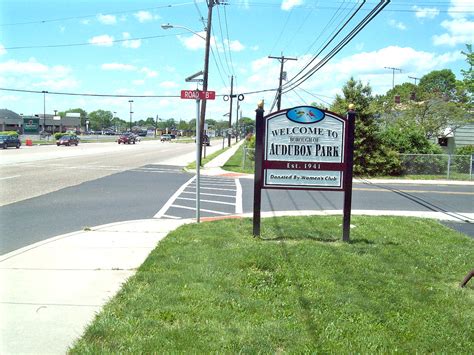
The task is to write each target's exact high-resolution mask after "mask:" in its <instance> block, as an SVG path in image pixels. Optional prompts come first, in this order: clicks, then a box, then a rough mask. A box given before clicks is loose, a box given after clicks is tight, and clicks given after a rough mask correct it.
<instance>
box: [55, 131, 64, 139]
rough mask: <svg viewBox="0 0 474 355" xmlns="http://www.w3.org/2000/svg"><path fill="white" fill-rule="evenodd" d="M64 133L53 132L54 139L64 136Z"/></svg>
mask: <svg viewBox="0 0 474 355" xmlns="http://www.w3.org/2000/svg"><path fill="white" fill-rule="evenodd" d="M65 135H66V133H61V132H58V133H55V134H54V139H56V140H59V139H60V138H61V137H62V136H65Z"/></svg>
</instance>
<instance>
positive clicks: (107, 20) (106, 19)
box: [97, 14, 117, 25]
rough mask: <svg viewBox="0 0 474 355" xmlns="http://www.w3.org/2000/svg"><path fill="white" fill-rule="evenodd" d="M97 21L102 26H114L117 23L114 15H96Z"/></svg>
mask: <svg viewBox="0 0 474 355" xmlns="http://www.w3.org/2000/svg"><path fill="white" fill-rule="evenodd" d="M97 19H98V20H99V22H100V23H102V24H104V25H115V24H116V23H117V17H115V16H114V15H102V14H99V15H97Z"/></svg>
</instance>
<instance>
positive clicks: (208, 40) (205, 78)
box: [161, 0, 214, 162]
mask: <svg viewBox="0 0 474 355" xmlns="http://www.w3.org/2000/svg"><path fill="white" fill-rule="evenodd" d="M213 6H214V0H210V1H209V3H208V16H207V27H206V37H203V36H202V35H200V34H199V33H197V32H196V31H193V30H191V29H190V28H187V27H185V26H178V25H171V24H170V23H167V24H164V25H161V28H162V29H164V30H168V29H170V28H182V29H184V30H186V31H189V32H191V33H194V34H195V35H196V36H198V37H200V38H202V39H203V40H205V41H206V49H205V52H204V70H203V80H202V90H203V91H207V83H208V78H209V50H210V47H211V25H212V7H213ZM206 102H207V100H202V105H201V118H200V121H199V133H198V132H196V135H197V134H199V137H202V134H203V131H204V122H205V121H206ZM196 120H197V117H196ZM198 149H199V162H201V161H202V159H201V157H202V144H200V145H199V148H198Z"/></svg>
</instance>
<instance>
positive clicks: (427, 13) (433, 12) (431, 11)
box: [412, 5, 439, 19]
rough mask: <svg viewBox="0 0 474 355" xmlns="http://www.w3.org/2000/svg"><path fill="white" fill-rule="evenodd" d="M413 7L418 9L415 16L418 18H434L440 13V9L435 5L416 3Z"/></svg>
mask: <svg viewBox="0 0 474 355" xmlns="http://www.w3.org/2000/svg"><path fill="white" fill-rule="evenodd" d="M412 9H413V10H415V11H416V12H415V16H416V17H417V18H427V19H433V18H435V17H436V16H438V15H439V10H438V9H437V8H435V7H418V6H416V5H415V6H413V7H412Z"/></svg>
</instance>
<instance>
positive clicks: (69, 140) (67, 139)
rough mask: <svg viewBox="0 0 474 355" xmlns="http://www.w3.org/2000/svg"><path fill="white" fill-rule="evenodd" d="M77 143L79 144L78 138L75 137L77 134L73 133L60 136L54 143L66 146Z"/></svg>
mask: <svg viewBox="0 0 474 355" xmlns="http://www.w3.org/2000/svg"><path fill="white" fill-rule="evenodd" d="M78 144H79V138H77V136H73V135H65V136H62V137H61V138H59V139H58V141H57V142H56V145H57V146H58V147H59V146H60V145H66V146H70V145H75V146H77V145H78Z"/></svg>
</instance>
